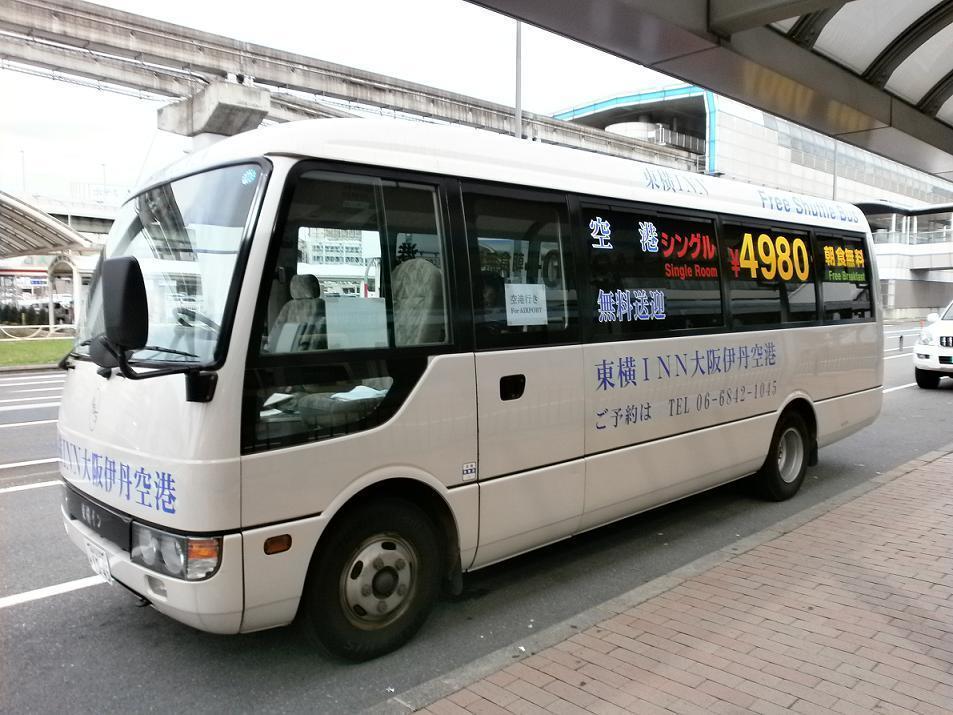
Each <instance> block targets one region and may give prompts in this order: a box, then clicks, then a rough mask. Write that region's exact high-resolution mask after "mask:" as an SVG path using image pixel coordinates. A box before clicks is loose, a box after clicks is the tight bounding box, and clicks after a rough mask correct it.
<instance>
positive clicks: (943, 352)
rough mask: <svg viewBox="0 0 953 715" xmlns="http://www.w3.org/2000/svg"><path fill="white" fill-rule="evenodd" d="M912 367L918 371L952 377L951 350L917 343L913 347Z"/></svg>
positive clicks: (952, 357) (952, 358) (952, 349)
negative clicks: (927, 371)
mask: <svg viewBox="0 0 953 715" xmlns="http://www.w3.org/2000/svg"><path fill="white" fill-rule="evenodd" d="M913 366H914V367H915V368H917V369H918V370H929V371H930V372H939V373H945V374H948V375H953V348H945V347H940V346H938V345H920V344H919V343H917V344H916V345H914V346H913Z"/></svg>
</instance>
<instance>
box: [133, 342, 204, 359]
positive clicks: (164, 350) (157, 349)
mask: <svg viewBox="0 0 953 715" xmlns="http://www.w3.org/2000/svg"><path fill="white" fill-rule="evenodd" d="M139 350H153V351H155V352H157V353H169V355H181V356H182V357H190V358H197V357H198V355H196V354H195V353H187V352H183V351H181V350H173V349H172V348H160V347H159V346H157V345H146V346H144V347H141V348H139ZM136 352H138V350H137V351H136Z"/></svg>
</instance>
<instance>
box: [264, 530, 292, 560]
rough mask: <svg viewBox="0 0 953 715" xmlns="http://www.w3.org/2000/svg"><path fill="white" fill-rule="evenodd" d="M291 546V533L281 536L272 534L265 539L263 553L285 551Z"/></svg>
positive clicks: (269, 553)
mask: <svg viewBox="0 0 953 715" xmlns="http://www.w3.org/2000/svg"><path fill="white" fill-rule="evenodd" d="M290 548H291V534H282V535H281V536H272V537H271V538H269V539H265V553H266V554H268V555H269V556H271V555H272V554H280V553H281V552H282V551H287V550H288V549H290Z"/></svg>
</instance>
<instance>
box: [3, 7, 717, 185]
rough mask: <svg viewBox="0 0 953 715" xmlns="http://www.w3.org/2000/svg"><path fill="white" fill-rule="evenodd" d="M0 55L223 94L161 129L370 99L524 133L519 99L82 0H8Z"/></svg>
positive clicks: (685, 159)
mask: <svg viewBox="0 0 953 715" xmlns="http://www.w3.org/2000/svg"><path fill="white" fill-rule="evenodd" d="M0 60H2V61H3V62H4V63H6V64H7V65H8V66H13V67H15V66H17V65H23V66H29V67H40V68H45V69H47V70H51V71H53V72H54V73H63V74H66V75H70V76H75V77H85V78H89V79H92V80H95V81H97V82H102V83H106V84H112V85H117V86H120V87H126V88H130V89H134V90H137V91H142V92H148V93H151V94H154V95H158V96H164V97H170V98H191V97H194V96H196V95H198V96H203V94H208V95H222V96H211V97H209V98H208V99H207V101H204V102H193V103H191V104H190V103H189V99H185V100H183V102H181V103H179V104H178V105H173V106H172V107H169V108H166V109H165V110H160V119H159V121H160V125H159V126H160V128H162V129H168V130H170V131H177V132H178V133H182V134H187V135H194V134H197V133H200V132H201V131H205V132H208V133H212V134H232V133H238V132H239V131H244V130H246V129H249V128H252V127H254V126H257V124H258V123H259V122H260V121H261V120H262V119H263V118H265V117H267V118H269V119H271V120H274V121H291V120H295V119H308V118H320V117H340V116H353V115H354V114H355V113H357V112H359V111H360V110H362V109H377V110H387V111H390V112H393V113H395V114H401V115H407V116H413V117H419V118H424V119H427V120H431V121H439V122H448V123H453V124H462V125H465V126H471V127H479V128H481V129H487V130H489V131H496V132H501V133H507V134H513V133H514V132H515V117H514V110H513V108H512V107H508V106H505V105H501V104H494V103H491V102H485V101H482V100H479V99H475V98H473V97H468V96H466V95H462V94H457V93H453V92H445V91H442V90H437V89H434V88H432V87H428V86H426V85H422V84H416V83H413V82H406V81H403V80H399V79H395V78H393V77H388V76H385V75H381V74H377V73H374V72H366V71H363V70H358V69H354V68H351V67H346V66H343V65H338V64H334V63H332V62H325V61H323V60H318V59H315V58H312V57H306V56H304V55H299V54H295V53H290V52H283V51H280V50H276V49H272V48H269V47H264V46H261V45H256V44H252V43H248V42H241V41H238V40H234V39H231V38H228V37H223V36H220V35H214V34H210V33H206V32H200V31H198V30H193V29H190V28H187V27H183V26H181V25H175V24H172V23H168V22H161V21H159V20H153V19H150V18H145V17H142V16H139V15H135V14H132V13H127V12H121V11H118V10H112V9H109V8H105V7H102V6H100V5H95V4H93V3H89V2H83V1H82V0H5V1H4V2H3V3H0ZM318 97H320V98H321V99H318ZM329 100H330V101H329ZM332 101H333V102H340V103H336V104H332V103H331V102H332ZM341 103H343V104H341ZM209 106H217V107H218V111H217V113H216V112H215V111H214V110H212V109H208V107H209ZM201 126H204V127H205V128H204V129H201V128H200V127H201ZM522 128H523V133H524V135H525V136H526V137H527V138H530V139H534V140H537V141H542V142H548V143H553V144H561V145H564V146H571V147H574V148H578V149H586V150H590V151H597V152H604V153H611V154H613V155H615V156H623V157H627V158H633V159H641V160H643V161H651V162H652V163H655V164H661V165H663V166H669V167H672V168H679V169H688V170H691V171H694V170H697V169H698V168H699V166H701V163H700V161H699V159H698V156H697V155H695V154H692V153H691V152H687V151H681V150H678V149H673V148H671V147H663V146H659V145H658V144H653V143H651V142H646V141H639V140H633V139H630V138H627V137H622V136H619V135H616V134H612V133H609V132H605V131H601V130H598V129H593V128H591V127H587V126H580V125H577V124H574V123H571V122H565V121H560V120H555V119H552V118H549V117H545V116H541V115H536V114H532V113H523V116H522ZM197 130H198V131H197Z"/></svg>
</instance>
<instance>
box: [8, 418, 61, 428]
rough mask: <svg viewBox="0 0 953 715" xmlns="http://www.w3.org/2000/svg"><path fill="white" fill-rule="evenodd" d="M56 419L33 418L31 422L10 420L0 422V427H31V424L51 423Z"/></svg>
mask: <svg viewBox="0 0 953 715" xmlns="http://www.w3.org/2000/svg"><path fill="white" fill-rule="evenodd" d="M54 422H56V420H33V421H32V422H10V423H9V424H5V425H4V424H0V429H5V428H7V427H32V426H33V425H51V424H53V423H54Z"/></svg>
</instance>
